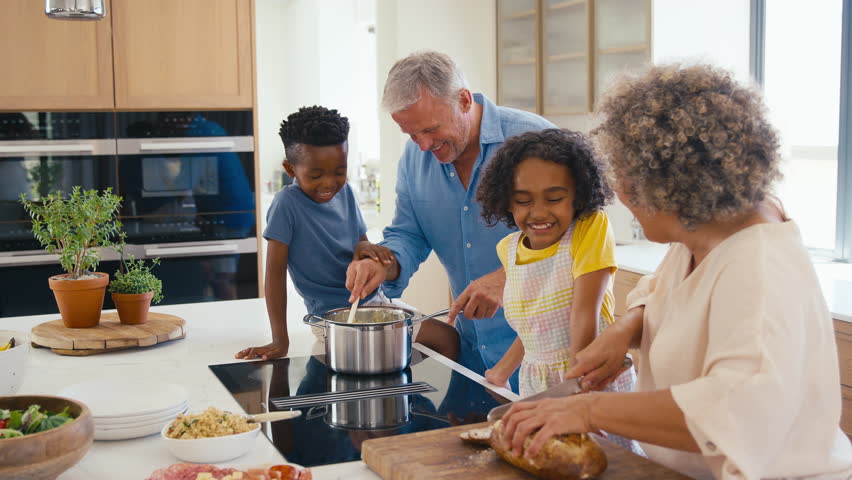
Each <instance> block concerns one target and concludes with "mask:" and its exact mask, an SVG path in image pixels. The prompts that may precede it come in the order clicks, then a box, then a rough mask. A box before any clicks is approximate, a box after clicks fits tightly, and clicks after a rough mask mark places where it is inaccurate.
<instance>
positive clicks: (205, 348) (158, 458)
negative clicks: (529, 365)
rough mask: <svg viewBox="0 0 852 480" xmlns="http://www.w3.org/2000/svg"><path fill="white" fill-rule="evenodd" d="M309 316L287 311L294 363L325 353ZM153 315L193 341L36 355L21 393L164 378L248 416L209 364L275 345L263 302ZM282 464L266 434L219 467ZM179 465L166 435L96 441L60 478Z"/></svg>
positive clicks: (331, 473)
mask: <svg viewBox="0 0 852 480" xmlns="http://www.w3.org/2000/svg"><path fill="white" fill-rule="evenodd" d="M304 310H305V309H304V306H303V305H301V303H300V302H290V305H289V307H288V329H289V332H290V352H289V356H291V357H297V356H305V355H312V354H318V353H323V352H322V347H321V345H319V344H317V343H316V342H315V339H314V337H313V335H312V334H311V332H310V329H309V328H308V327H307V326H305V325H304V324H302V321H301V319H302V317H303V316H304V314H305V311H304ZM152 311H155V312H159V313H166V314H171V315H177V316H179V317H182V318H184V319H185V320H186V338H185V339H181V340H176V341H172V342H168V343H165V344H161V345H157V346H153V347H148V348H141V349H134V350H125V351H120V352H114V353H104V354H99V355H93V356H89V357H72V356H61V355H57V354H55V353H53V352H51V351H50V350H47V349H33V350H32V351H31V352H30V358H29V362H28V367H27V372H26V378H25V380H24V383H23V385H22V387H21V389H20V390H19V392H18V394H36V395H55V394H56V393H57V392H59V391H60V390H62V389H63V388H64V387H66V386H68V385H71V384H75V383H79V382H83V381H89V380H95V379H102V380H109V379H119V378H121V379H127V378H130V379H139V380H162V381H164V382H169V383H176V384H180V385H183V386H185V387H186V388H187V389H188V390H189V409H190V411H195V410H203V409H205V408H207V407H209V406H215V407H217V408H220V409H224V410H230V411H234V412H241V410H242V408H241V406H240V405H239V404H238V403H237V401H236V400H235V399H234V397H232V395H231V394H230V393H229V392H228V390H227V389H226V388H225V387H224V386H223V385H222V384H221V383H220V382H219V380H218V379H217V378H216V376H215V375H214V374H213V373H212V372H211V370H210V369H209V368H208V365H214V364H224V363H231V362H237V360H235V359H234V353H236V352H237V351H238V350H240V349H242V348H245V347H247V346H253V345H262V344H264V343H267V342H268V341H269V338H270V333H269V326H268V321H267V316H266V306H265V302H264V300H263V299H251V300H235V301H227V302H212V303H198V304H185V305H169V306H161V307H153V308H152ZM56 318H58V315H39V316H29V317H14V318H4V319H2V320H0V322H2V327H0V328H2V329H4V330H19V331H24V332H29V330H30V329H31V328H32V327H34V326H36V325H38V324H40V323H42V322H46V321H49V320H54V319H56ZM423 351H424V352H427V354H430V355H432V356H433V359H435V360H437V361H440V362H442V363H444V364H446V365H448V366H452V367H454V368H455V369H456V371H463V372H464V374H465V375H467V376H468V377H469V378H474V379H476V381H477V382H479V383H481V384H483V385H484V384H485V381H484V379H482V378H481V377H479V376H478V375H475V374H473V373H472V372H469V371H466V370H465V369H463V368H462V367H460V366H458V365H456V364H454V363H453V362H451V361H450V360H447V359H446V358H443V357H440V356H438V355H437V354H432V353H431V352H428V351H427V350H426V349H423ZM498 391H499V393H500V394H501V395H503V396H504V397H507V398H516V396H514V395H513V394H512V393H511V392H508V391H506V390H505V389H498ZM283 461H285V459H284V458H283V457H282V456H281V454H280V453H279V452H278V450H277V449H276V448H275V447H274V446H273V445H272V443H270V442H269V441H268V440H267V439H266V437H265V436H263V435H259V436H258V438H257V441H256V445H255V446H254V448H253V449H252V450H251V451H250V452H249V453H248V454H246V455H245V456H243V457H240V458H237V459H234V460H231V461H228V462H224V463H222V464H220V466H230V467H235V468H241V467H253V466H260V465H265V464H274V463H281V462H283ZM178 462H180V460H178V459H177V458H175V457H174V456H172V454H171V453H170V452H169V451H168V450H167V449H166V448H165V445H163V442H162V441H161V439H160V437H159V435H152V436H149V437H144V438H139V439H133V440H123V441H96V442H94V444H93V446H92V448H91V450H90V451H89V453H88V454H87V455H86V457H85V458H83V460H82V461H81V462H80V463H78V464H77V465H76V466H75V467H73V468H72V469H70V470H68V471H67V472H65V473H64V474H63V475H61V476H60V477H59V479H60V480H84V479H85V480H92V479H114V478H118V477H117V475H118V474H119V472H120V476H121V478H129V479H140V480H141V479H145V478H147V477H148V475H150V474H151V472H153V471H154V470H156V469H158V468H162V467H167V466H169V465H171V464H173V463H178ZM313 471H314V478H315V479H318V480H323V479H335V478H346V479H355V480H358V479H377V478H379V477H378V476H376V475H375V474H374V473H372V472H371V471H370V470H369V469H368V468H367V467H366V465H365V464H364V463H363V462H360V461H358V462H348V463H341V464H336V465H326V466H319V467H314V468H313Z"/></svg>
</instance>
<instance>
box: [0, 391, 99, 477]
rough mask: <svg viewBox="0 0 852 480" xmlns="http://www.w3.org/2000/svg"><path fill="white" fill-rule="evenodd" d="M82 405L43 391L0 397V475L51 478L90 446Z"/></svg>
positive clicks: (87, 419)
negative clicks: (38, 393)
mask: <svg viewBox="0 0 852 480" xmlns="http://www.w3.org/2000/svg"><path fill="white" fill-rule="evenodd" d="M94 434H95V425H94V422H93V421H92V414H91V412H89V409H88V407H86V405H84V404H82V403H80V402H77V401H75V400H71V399H70V398H63V397H52V396H46V395H18V396H12V397H0V478H26V479H32V480H40V479H45V480H47V479H54V478H56V477H58V476H59V474H61V473H62V472H64V471H65V470H68V469H69V468H71V467H72V466H74V465H75V464H76V463H77V462H79V461H80V459H81V458H83V456H84V455H86V452H87V451H88V450H89V448H90V447H91V446H92V440H93V438H94Z"/></svg>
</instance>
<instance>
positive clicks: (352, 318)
mask: <svg viewBox="0 0 852 480" xmlns="http://www.w3.org/2000/svg"><path fill="white" fill-rule="evenodd" d="M357 311H358V299H357V298H356V299H355V301H354V302H352V307H351V308H349V317H348V318H347V319H346V323H355V312H357Z"/></svg>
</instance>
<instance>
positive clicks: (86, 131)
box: [0, 112, 118, 317]
mask: <svg viewBox="0 0 852 480" xmlns="http://www.w3.org/2000/svg"><path fill="white" fill-rule="evenodd" d="M115 153H116V142H115V115H114V114H112V113H106V112H4V113H0V285H2V286H3V288H2V289H0V317H5V316H14V315H29V314H37V313H52V312H56V311H57V308H56V303H55V301H54V300H53V293H52V292H51V291H50V289H49V288H48V284H47V279H48V277H50V276H52V275H57V274H60V273H63V271H62V269H61V267H60V266H59V255H52V254H49V253H47V252H46V251H45V250H44V248H42V246H41V245H40V244H39V243H38V242H37V241H36V239H35V238H34V237H33V234H32V223H31V222H30V217H29V215H27V213H26V211H24V208H23V206H22V205H21V203H20V201H19V200H20V196H21V194H23V195H25V196H26V197H27V198H29V199H30V200H39V199H40V198H42V197H44V196H46V195H47V194H49V193H53V192H56V191H63V192H67V191H70V190H71V188H72V187H73V186H77V185H79V186H80V187H82V188H83V189H92V188H95V189H98V190H105V189H107V188H112V190H113V191H116V190H117V188H118V176H117V168H116V163H115ZM114 253H115V252H112V251H109V252H104V260H105V261H104V262H102V263H101V267H100V268H99V269H100V270H102V271H107V272H109V271H113V270H114V268H115V267H116V266H117V265H118V263H117V262H116V261H115V260H117V255H115V254H114ZM104 269H105V270H104Z"/></svg>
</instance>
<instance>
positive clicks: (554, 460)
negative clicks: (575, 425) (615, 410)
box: [462, 420, 607, 480]
mask: <svg viewBox="0 0 852 480" xmlns="http://www.w3.org/2000/svg"><path fill="white" fill-rule="evenodd" d="M485 430H488V429H476V430H472V431H469V432H465V433H463V434H462V440H463V441H465V442H468V443H474V444H480V445H481V444H485V443H486V442H484V441H482V438H483V437H484V435H485V432H484V431H485ZM490 430H491V435H490V436H489V437H488V441H487V444H488V445H490V446H491V448H493V449H494V450H495V451H496V452H497V454H498V455H500V457H501V458H502V459H503V460H505V461H507V462H509V463H510V464H512V465H514V466H516V467H518V468H520V469H522V470H525V471H527V472H530V473H532V474H533V475H535V476H537V477H540V478H544V479H546V480H581V479H589V478H595V477H597V476H598V475H600V474H601V473H603V471H604V470H606V467H607V460H606V454H604V451H603V449H601V447H600V445H598V443H597V442H595V440H594V439H593V438H592V437H590V436H589V435H588V434H585V433H583V434H570V435H558V436H556V437H553V438H551V439H549V440H548V441H547V442H545V444H544V447H543V448H542V449H541V451H539V452H538V454H536V456H535V457H533V458H531V459H527V458H524V457H523V456H520V457H519V456H516V455H515V454H514V453H512V452H511V451H509V450H506V449H505V448H504V447H503V425H502V422H500V421H499V420H498V421H497V422H496V423H495V424H494V425H492V427H491V428H490ZM530 441H531V439H530V438H527V439H526V441H525V442H524V448H527V447H528V446H529V443H530Z"/></svg>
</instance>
